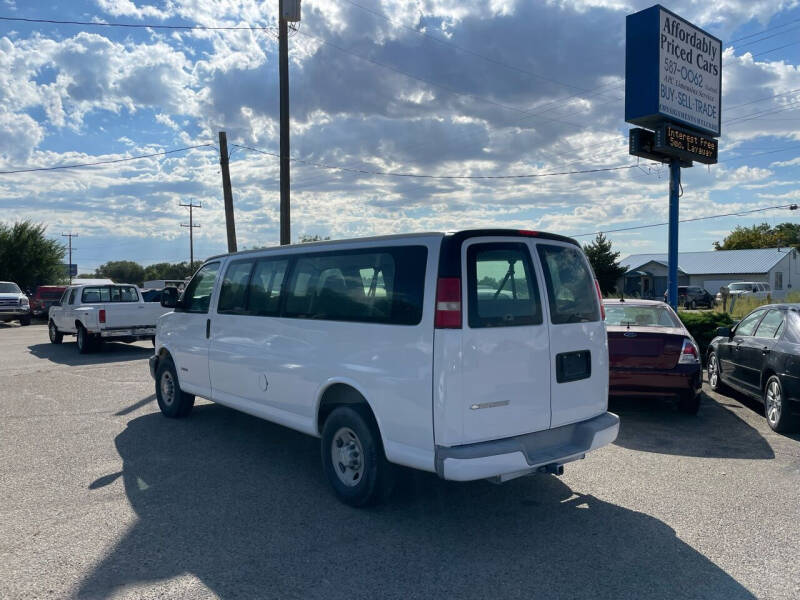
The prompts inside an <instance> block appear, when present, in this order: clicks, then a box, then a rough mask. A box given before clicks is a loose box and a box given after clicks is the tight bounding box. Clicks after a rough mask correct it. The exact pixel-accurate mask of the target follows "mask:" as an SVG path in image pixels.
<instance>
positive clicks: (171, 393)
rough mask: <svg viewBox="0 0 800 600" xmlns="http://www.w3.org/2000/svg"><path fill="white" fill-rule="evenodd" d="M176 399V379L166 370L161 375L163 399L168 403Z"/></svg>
mask: <svg viewBox="0 0 800 600" xmlns="http://www.w3.org/2000/svg"><path fill="white" fill-rule="evenodd" d="M174 400H175V380H173V379H172V373H170V372H169V371H164V373H162V375H161V401H162V402H163V403H164V404H166V405H168V406H169V405H171V404H172V402H173V401H174Z"/></svg>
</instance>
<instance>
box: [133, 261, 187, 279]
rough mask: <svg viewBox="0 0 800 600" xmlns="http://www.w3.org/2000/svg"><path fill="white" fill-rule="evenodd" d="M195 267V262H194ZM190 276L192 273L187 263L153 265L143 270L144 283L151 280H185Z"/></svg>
mask: <svg viewBox="0 0 800 600" xmlns="http://www.w3.org/2000/svg"><path fill="white" fill-rule="evenodd" d="M195 265H197V261H195ZM192 275H194V271H193V270H192V268H191V267H190V266H189V262H188V261H186V262H179V263H168V262H163V263H155V264H152V265H147V266H146V267H145V268H144V280H145V281H152V280H153V279H186V278H187V277H191V276H192Z"/></svg>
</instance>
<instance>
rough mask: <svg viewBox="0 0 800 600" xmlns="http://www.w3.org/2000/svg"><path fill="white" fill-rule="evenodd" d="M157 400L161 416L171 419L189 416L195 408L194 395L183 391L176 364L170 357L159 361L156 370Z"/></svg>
mask: <svg viewBox="0 0 800 600" xmlns="http://www.w3.org/2000/svg"><path fill="white" fill-rule="evenodd" d="M156 400H157V401H158V408H159V409H161V414H163V415H164V416H165V417H169V418H171V419H181V418H183V417H186V416H189V413H190V412H192V408H193V407H194V395H193V394H187V393H186V392H184V391H183V390H182V389H181V386H180V384H179V383H178V373H177V372H176V371H175V363H174V362H172V359H171V358H169V357H168V356H165V357H164V358H162V359H161V360H160V361H159V363H158V369H157V370H156Z"/></svg>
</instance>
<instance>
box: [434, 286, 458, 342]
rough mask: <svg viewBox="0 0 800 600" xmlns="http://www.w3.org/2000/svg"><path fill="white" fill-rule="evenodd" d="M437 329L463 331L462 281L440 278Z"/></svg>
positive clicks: (437, 301) (437, 296)
mask: <svg viewBox="0 0 800 600" xmlns="http://www.w3.org/2000/svg"><path fill="white" fill-rule="evenodd" d="M434 325H435V327H436V328H437V329H461V279H459V278H458V277H440V278H439V281H438V283H437V284H436V317H435V319H434Z"/></svg>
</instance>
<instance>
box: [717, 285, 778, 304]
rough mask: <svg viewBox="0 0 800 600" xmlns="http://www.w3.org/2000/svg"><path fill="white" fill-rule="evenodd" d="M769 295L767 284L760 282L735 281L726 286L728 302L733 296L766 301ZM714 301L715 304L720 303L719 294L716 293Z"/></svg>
mask: <svg viewBox="0 0 800 600" xmlns="http://www.w3.org/2000/svg"><path fill="white" fill-rule="evenodd" d="M771 294H772V289H771V288H770V286H769V284H768V283H763V282H760V281H736V282H734V283H730V284H728V295H729V298H728V300H729V301H730V299H731V298H733V297H734V296H737V297H748V296H749V297H753V298H761V299H766V298H767V297H768V296H770V295H771ZM716 300H717V303H722V294H721V293H717V295H716Z"/></svg>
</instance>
